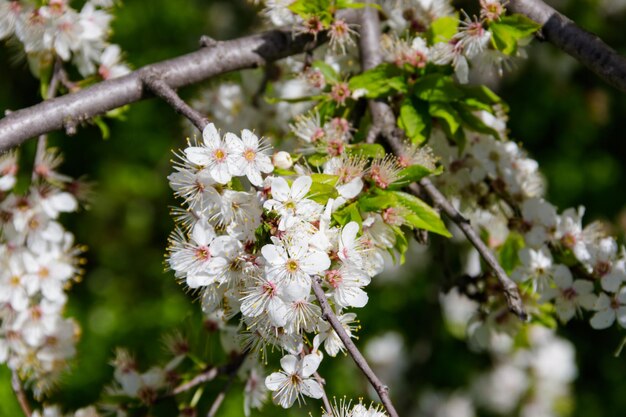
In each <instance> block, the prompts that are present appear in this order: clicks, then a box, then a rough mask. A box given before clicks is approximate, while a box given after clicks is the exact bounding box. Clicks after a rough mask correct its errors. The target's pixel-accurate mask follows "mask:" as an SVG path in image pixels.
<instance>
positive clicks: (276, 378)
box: [265, 372, 288, 391]
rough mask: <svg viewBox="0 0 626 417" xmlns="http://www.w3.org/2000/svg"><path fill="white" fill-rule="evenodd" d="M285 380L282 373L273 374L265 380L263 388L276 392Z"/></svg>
mask: <svg viewBox="0 0 626 417" xmlns="http://www.w3.org/2000/svg"><path fill="white" fill-rule="evenodd" d="M287 379H288V376H287V375H285V374H283V373H282V372H274V373H273V374H271V375H268V376H267V378H265V386H266V387H267V389H269V390H270V391H276V390H277V389H278V388H279V387H280V386H281V385H282V384H283V383H285V381H286V380H287Z"/></svg>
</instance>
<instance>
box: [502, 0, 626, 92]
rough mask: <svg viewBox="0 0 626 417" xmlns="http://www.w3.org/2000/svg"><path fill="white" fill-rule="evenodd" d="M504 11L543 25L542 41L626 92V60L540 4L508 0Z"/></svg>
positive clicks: (542, 3)
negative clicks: (506, 10)
mask: <svg viewBox="0 0 626 417" xmlns="http://www.w3.org/2000/svg"><path fill="white" fill-rule="evenodd" d="M507 7H508V8H509V9H510V10H511V11H513V12H515V13H521V14H523V15H526V16H528V17H529V18H530V19H532V20H534V21H535V22H537V23H539V24H541V25H542V28H541V33H542V34H543V37H544V38H545V39H546V40H548V41H550V42H552V43H553V44H554V45H556V46H557V47H559V48H560V49H562V50H563V51H564V52H566V53H567V54H569V55H571V56H573V57H574V58H576V59H577V60H578V61H580V62H581V63H582V64H584V65H585V66H586V67H587V68H589V69H590V70H591V71H593V72H595V73H596V74H597V75H598V76H599V77H600V78H602V79H603V80H604V81H606V82H607V83H609V84H611V85H612V86H613V87H615V88H617V89H619V90H621V91H622V92H626V58H624V57H623V56H621V55H620V54H618V53H617V52H616V51H615V50H614V49H613V48H611V47H610V46H609V45H607V44H606V43H604V41H602V39H600V38H599V37H597V36H596V35H594V34H593V33H590V32H587V31H586V30H584V29H582V28H581V27H579V26H577V25H576V24H575V23H574V22H573V21H571V20H570V19H569V18H567V17H566V16H564V15H562V14H561V13H559V12H557V11H556V10H554V9H553V8H552V7H550V6H548V5H547V4H546V3H544V2H543V1H542V0H509V3H508V5H507Z"/></svg>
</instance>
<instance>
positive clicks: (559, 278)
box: [554, 264, 572, 288]
mask: <svg viewBox="0 0 626 417" xmlns="http://www.w3.org/2000/svg"><path fill="white" fill-rule="evenodd" d="M554 282H555V283H556V285H558V286H559V288H570V287H571V286H572V273H571V272H570V270H569V268H568V267H566V266H565V265H561V264H559V265H556V266H555V267H554Z"/></svg>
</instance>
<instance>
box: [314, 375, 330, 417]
mask: <svg viewBox="0 0 626 417" xmlns="http://www.w3.org/2000/svg"><path fill="white" fill-rule="evenodd" d="M313 377H314V378H315V380H316V381H317V383H318V384H320V387H322V402H323V403H324V408H325V409H326V413H327V414H328V415H329V416H332V415H333V408H332V406H331V405H330V401H329V400H328V395H326V389H325V388H324V386H325V385H326V381H325V380H324V378H322V376H321V375H320V374H319V373H318V372H316V373H314V374H313Z"/></svg>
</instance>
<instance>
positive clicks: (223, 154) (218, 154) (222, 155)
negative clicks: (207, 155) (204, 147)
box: [213, 149, 226, 162]
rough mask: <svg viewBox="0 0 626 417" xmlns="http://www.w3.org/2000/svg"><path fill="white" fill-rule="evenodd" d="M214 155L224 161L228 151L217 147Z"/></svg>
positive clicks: (219, 160) (218, 159)
mask: <svg viewBox="0 0 626 417" xmlns="http://www.w3.org/2000/svg"><path fill="white" fill-rule="evenodd" d="M213 156H214V157H215V159H216V160H217V161H218V162H222V161H223V160H224V159H226V152H224V150H223V149H216V150H215V152H213Z"/></svg>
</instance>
